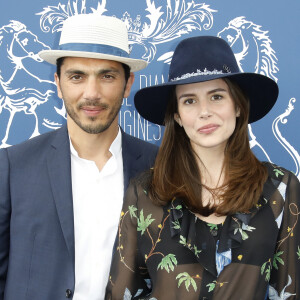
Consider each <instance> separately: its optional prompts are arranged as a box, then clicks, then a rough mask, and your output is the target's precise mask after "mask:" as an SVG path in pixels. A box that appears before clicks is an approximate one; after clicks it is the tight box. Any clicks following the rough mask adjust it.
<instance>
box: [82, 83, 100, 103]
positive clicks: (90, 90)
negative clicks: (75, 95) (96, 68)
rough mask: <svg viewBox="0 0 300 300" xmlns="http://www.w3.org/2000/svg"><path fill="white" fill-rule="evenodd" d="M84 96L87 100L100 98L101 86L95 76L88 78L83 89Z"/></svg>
mask: <svg viewBox="0 0 300 300" xmlns="http://www.w3.org/2000/svg"><path fill="white" fill-rule="evenodd" d="M84 98H85V99H88V100H95V99H100V98H101V86H100V84H99V82H98V80H97V79H96V78H89V79H88V81H87V83H86V86H85V90H84Z"/></svg>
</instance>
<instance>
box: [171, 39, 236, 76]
mask: <svg viewBox="0 0 300 300" xmlns="http://www.w3.org/2000/svg"><path fill="white" fill-rule="evenodd" d="M239 72H240V70H239V67H238V65H237V62H236V59H235V56H234V53H233V52H232V50H231V48H230V46H229V45H228V44H227V43H226V42H225V41H224V40H222V39H221V38H218V37H214V36H201V37H192V38H188V39H185V40H183V41H181V42H180V43H179V44H178V46H177V47H176V49H175V51H174V54H173V58H172V62H171V65H170V70H169V80H170V81H177V80H182V79H186V78H189V77H198V76H201V75H205V76H209V75H212V76H215V75H218V74H228V73H239Z"/></svg>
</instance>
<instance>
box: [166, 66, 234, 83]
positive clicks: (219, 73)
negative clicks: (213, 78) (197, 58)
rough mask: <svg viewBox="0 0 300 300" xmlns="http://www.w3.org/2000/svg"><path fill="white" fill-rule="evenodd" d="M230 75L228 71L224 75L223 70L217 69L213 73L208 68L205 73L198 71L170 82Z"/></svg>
mask: <svg viewBox="0 0 300 300" xmlns="http://www.w3.org/2000/svg"><path fill="white" fill-rule="evenodd" d="M228 73H231V72H230V71H227V72H226V73H224V72H223V71H222V70H216V69H214V70H213V71H209V70H207V69H206V68H205V69H204V70H203V71H201V70H199V69H197V71H196V72H192V73H186V74H183V75H181V76H180V77H176V78H173V79H170V81H179V80H183V79H188V78H191V77H196V76H208V75H221V74H228Z"/></svg>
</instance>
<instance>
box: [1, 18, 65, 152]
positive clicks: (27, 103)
mask: <svg viewBox="0 0 300 300" xmlns="http://www.w3.org/2000/svg"><path fill="white" fill-rule="evenodd" d="M44 49H49V47H48V46H46V45H45V44H44V43H42V42H41V41H39V39H38V37H37V36H36V35H35V34H33V33H32V32H30V31H29V30H28V29H27V28H26V26H25V25H24V24H22V23H20V22H18V21H10V23H9V24H8V25H5V26H3V27H1V28H0V56H1V62H0V113H2V112H3V109H5V110H7V111H9V119H8V122H7V126H6V130H5V136H4V138H3V139H2V141H1V144H0V148H3V147H7V146H10V145H9V144H7V140H8V136H9V131H10V128H11V125H12V123H13V119H14V117H15V114H16V113H18V112H23V113H25V114H28V115H33V116H34V118H35V128H34V130H33V132H32V135H31V137H33V136H36V135H39V129H38V116H37V114H36V112H35V109H36V107H37V106H38V105H40V104H43V103H45V102H46V101H47V100H48V99H49V97H50V96H51V95H52V94H53V93H54V90H55V85H54V83H53V82H51V81H47V80H41V79H40V78H39V77H38V76H36V75H35V74H33V72H32V71H30V70H31V69H34V65H33V64H36V63H41V62H42V59H40V58H39V56H38V55H37V53H38V52H39V51H41V50H44ZM49 84H50V85H49ZM33 86H36V87H37V88H38V89H37V88H33ZM49 86H50V88H49ZM57 113H60V112H59V111H57ZM60 125H61V124H60Z"/></svg>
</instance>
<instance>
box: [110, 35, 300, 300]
mask: <svg viewBox="0 0 300 300" xmlns="http://www.w3.org/2000/svg"><path fill="white" fill-rule="evenodd" d="M277 96H278V87H277V84H276V83H275V82H274V81H272V80H271V79H269V78H267V77H265V76H263V75H259V74H253V73H240V71H239V68H238V65H237V62H236V60H235V57H234V54H233V52H232V51H231V48H230V46H229V45H228V44H227V43H226V42H225V41H224V40H222V39H220V38H217V37H210V36H202V37H194V38H189V39H186V40H183V41H181V42H180V43H179V45H178V46H177V48H176V50H175V52H174V55H173V59H172V62H171V66H170V71H169V82H168V83H166V84H162V85H158V86H153V87H149V88H145V89H142V90H140V91H139V92H138V93H137V94H136V96H135V105H136V108H137V110H138V112H139V113H140V114H141V115H142V116H143V117H144V118H145V119H147V120H149V121H151V122H153V123H156V124H164V125H165V133H164V137H163V140H162V144H161V148H160V150H159V153H158V156H157V159H156V162H155V165H154V168H153V170H150V171H148V172H146V173H144V174H142V175H140V176H139V177H138V178H137V179H136V180H135V181H133V182H132V183H131V185H130V187H129V189H128V191H127V193H126V198H125V202H124V206H123V210H122V213H121V219H120V224H119V241H118V248H117V251H116V253H115V255H114V258H113V262H112V266H111V273H110V279H109V283H108V286H107V293H106V299H159V300H169V299H170V300H174V299H184V300H188V299H222V300H225V299H230V300H232V299H246V300H250V299H255V300H257V299H262V300H263V299H299V298H300V230H299V228H300V227H299V226H300V224H299V221H298V218H299V208H300V202H299V195H300V185H299V182H298V180H297V178H296V177H295V176H294V175H293V174H292V173H291V172H289V171H287V170H285V169H283V168H280V167H278V166H276V165H273V164H270V163H261V162H259V161H258V160H257V159H256V157H255V156H254V155H253V153H252V152H251V150H250V147H249V140H248V132H247V125H248V122H255V121H257V120H259V119H261V118H262V117H263V116H265V115H266V114H267V113H268V112H269V111H270V109H271V108H272V106H273V105H274V104H275V102H276V99H277Z"/></svg>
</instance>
